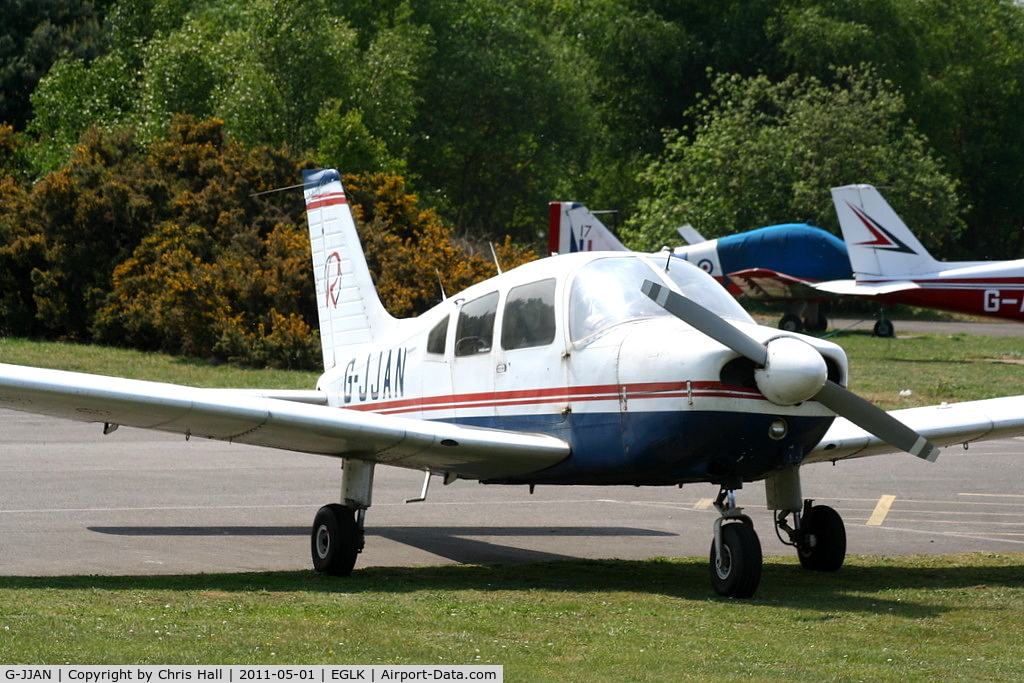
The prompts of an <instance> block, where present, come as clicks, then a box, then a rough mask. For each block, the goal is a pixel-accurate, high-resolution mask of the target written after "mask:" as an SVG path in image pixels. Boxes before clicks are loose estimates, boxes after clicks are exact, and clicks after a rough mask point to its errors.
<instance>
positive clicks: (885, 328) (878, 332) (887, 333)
mask: <svg viewBox="0 0 1024 683" xmlns="http://www.w3.org/2000/svg"><path fill="white" fill-rule="evenodd" d="M874 336H876V337H895V336H896V327H895V326H894V325H893V324H892V323H891V322H889V321H888V320H879V321H878V322H877V323H875V328H874Z"/></svg>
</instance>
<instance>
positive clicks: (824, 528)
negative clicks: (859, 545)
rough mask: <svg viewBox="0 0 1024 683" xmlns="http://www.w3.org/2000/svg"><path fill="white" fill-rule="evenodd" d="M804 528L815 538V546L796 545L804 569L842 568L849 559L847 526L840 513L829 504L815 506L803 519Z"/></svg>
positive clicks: (832, 569) (834, 569)
mask: <svg viewBox="0 0 1024 683" xmlns="http://www.w3.org/2000/svg"><path fill="white" fill-rule="evenodd" d="M801 530H802V531H803V532H804V533H805V534H807V535H810V536H814V539H815V543H814V545H813V547H812V546H811V545H810V543H802V544H801V545H800V546H798V547H797V556H798V557H799V558H800V564H801V565H803V567H804V569H810V570H811V571H816V572H834V571H839V568H840V567H842V566H843V561H844V560H845V559H846V526H845V525H844V524H843V518H842V517H840V516H839V513H838V512H836V511H835V510H833V509H832V508H830V507H829V506H827V505H815V506H813V507H811V508H810V512H808V513H807V514H805V515H804V518H803V519H802V520H801Z"/></svg>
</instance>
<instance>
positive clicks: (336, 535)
mask: <svg viewBox="0 0 1024 683" xmlns="http://www.w3.org/2000/svg"><path fill="white" fill-rule="evenodd" d="M362 549H363V530H362V529H360V528H359V525H358V524H357V523H356V518H355V511H354V510H352V509H350V508H347V507H345V506H344V505H339V504H337V503H334V504H332V505H325V506H324V507H322V508H320V510H318V511H317V513H316V517H315V518H314V519H313V532H312V534H311V535H310V550H311V552H312V555H313V568H314V569H316V570H317V571H318V572H323V573H325V574H331V575H332V576H348V575H349V574H351V573H352V568H353V567H355V566H356V556H357V555H358V554H359V553H360V551H362Z"/></svg>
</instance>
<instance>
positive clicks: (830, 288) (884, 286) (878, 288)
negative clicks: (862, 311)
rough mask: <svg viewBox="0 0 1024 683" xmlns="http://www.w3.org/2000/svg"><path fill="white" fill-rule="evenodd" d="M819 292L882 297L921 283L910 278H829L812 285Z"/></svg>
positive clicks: (913, 287) (917, 286)
mask: <svg viewBox="0 0 1024 683" xmlns="http://www.w3.org/2000/svg"><path fill="white" fill-rule="evenodd" d="M814 288H815V289H817V290H819V292H827V293H829V294H835V295H837V296H859V297H868V298H870V297H884V296H885V295H886V294H894V293H896V292H907V291H910V290H912V289H921V285H919V284H917V283H916V282H914V281H912V280H891V281H888V282H877V283H869V282H858V281H856V280H829V281H827V282H819V283H817V284H816V285H814Z"/></svg>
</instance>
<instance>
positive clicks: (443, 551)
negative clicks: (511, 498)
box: [88, 526, 676, 564]
mask: <svg viewBox="0 0 1024 683" xmlns="http://www.w3.org/2000/svg"><path fill="white" fill-rule="evenodd" d="M88 529H89V531H93V532H96V533H100V534H110V535H114V536H239V537H244V536H308V535H309V533H310V530H309V527H297V526H102V527H101V526H90V527H88ZM367 535H368V536H379V537H382V538H386V539H388V540H391V541H394V542H396V543H402V544H403V545H408V546H411V547H413V548H418V549H420V550H423V551H426V552H429V553H431V554H433V555H437V556H439V557H444V558H446V559H448V560H451V561H452V562H457V563H459V564H489V563H496V562H543V561H546V560H572V559H579V558H578V557H577V556H574V555H565V554H559V553H550V552H544V551H540V550H532V549H529V548H522V547H516V546H512V545H502V544H498V543H493V542H490V541H487V540H483V538H482V537H488V538H495V537H497V538H509V539H514V538H523V539H525V538H614V537H625V536H628V537H662V538H664V537H672V536H676V534H672V533H669V532H665V531H655V530H651V529H636V528H629V527H548V526H545V527H521V526H520V527H481V526H469V527H465V526H464V527H450V526H444V527H440V526H433V527H431V526H426V527H424V526H415V527H413V526H399V527H375V528H374V529H372V530H369V531H367Z"/></svg>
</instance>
